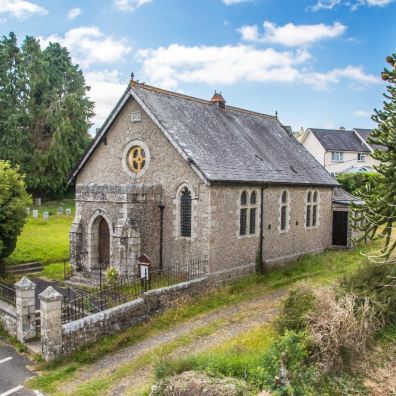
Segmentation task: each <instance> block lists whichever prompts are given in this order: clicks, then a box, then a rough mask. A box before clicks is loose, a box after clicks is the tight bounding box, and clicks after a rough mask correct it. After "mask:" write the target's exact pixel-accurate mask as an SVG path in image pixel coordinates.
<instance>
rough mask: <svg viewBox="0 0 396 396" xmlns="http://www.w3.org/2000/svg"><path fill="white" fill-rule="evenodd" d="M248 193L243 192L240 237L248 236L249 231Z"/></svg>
mask: <svg viewBox="0 0 396 396" xmlns="http://www.w3.org/2000/svg"><path fill="white" fill-rule="evenodd" d="M247 211H248V208H247V192H246V191H242V194H241V209H240V212H239V235H246V231H247Z"/></svg>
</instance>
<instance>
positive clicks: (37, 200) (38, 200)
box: [34, 198, 41, 206]
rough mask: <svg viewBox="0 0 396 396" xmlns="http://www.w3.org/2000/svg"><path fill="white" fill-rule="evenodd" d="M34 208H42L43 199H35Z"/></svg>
mask: <svg viewBox="0 0 396 396" xmlns="http://www.w3.org/2000/svg"><path fill="white" fill-rule="evenodd" d="M34 206H41V198H34Z"/></svg>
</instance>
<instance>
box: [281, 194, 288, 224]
mask: <svg viewBox="0 0 396 396" xmlns="http://www.w3.org/2000/svg"><path fill="white" fill-rule="evenodd" d="M288 212H289V195H288V193H287V191H283V192H282V195H281V206H280V230H281V231H286V230H287V226H288V214H289V213H288Z"/></svg>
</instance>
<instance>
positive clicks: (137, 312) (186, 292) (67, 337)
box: [40, 277, 209, 361]
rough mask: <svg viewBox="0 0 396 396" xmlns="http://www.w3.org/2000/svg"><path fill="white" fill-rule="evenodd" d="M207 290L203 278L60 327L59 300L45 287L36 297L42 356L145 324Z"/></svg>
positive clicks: (62, 353) (50, 356)
mask: <svg viewBox="0 0 396 396" xmlns="http://www.w3.org/2000/svg"><path fill="white" fill-rule="evenodd" d="M208 287H209V281H208V278H207V277H204V278H200V279H195V280H191V281H188V282H183V283H179V284H177V285H173V286H169V287H163V288H161V289H154V290H149V291H147V292H145V293H143V295H142V297H141V298H138V299H136V300H133V301H130V302H128V303H125V304H122V305H119V306H117V307H114V308H110V309H108V310H105V311H102V312H99V313H96V314H93V315H90V316H87V317H85V318H82V319H78V320H76V321H73V322H69V323H66V324H63V325H62V324H61V315H62V312H61V303H60V302H61V299H59V296H58V295H57V292H56V291H55V290H53V289H52V290H48V289H50V288H48V289H47V290H46V291H44V292H43V293H42V294H41V295H40V299H41V315H42V321H41V326H42V329H41V330H42V331H41V343H42V351H43V357H44V359H45V360H47V361H48V360H53V359H57V358H60V357H62V356H66V355H69V354H71V353H72V352H73V351H75V350H76V349H78V348H79V347H81V346H83V345H86V344H88V343H90V342H93V341H96V340H98V339H99V338H101V337H103V336H105V335H108V334H112V333H115V332H116V331H119V330H123V329H126V328H129V327H132V326H135V325H137V324H139V323H142V322H144V321H147V320H148V319H150V318H151V317H153V316H155V315H157V314H159V313H161V312H163V311H164V310H165V309H167V308H170V307H172V306H174V305H175V304H176V303H177V302H179V301H181V300H183V299H186V298H190V297H194V296H196V295H199V294H202V293H204V292H205V291H206V290H207V289H208ZM45 293H46V294H45Z"/></svg>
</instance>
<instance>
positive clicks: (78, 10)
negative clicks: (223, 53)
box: [67, 8, 82, 19]
mask: <svg viewBox="0 0 396 396" xmlns="http://www.w3.org/2000/svg"><path fill="white" fill-rule="evenodd" d="M81 13H82V11H81V8H72V9H71V10H70V11H69V12H68V14H67V17H68V18H69V19H74V18H77V17H78V16H79V15H81Z"/></svg>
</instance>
